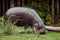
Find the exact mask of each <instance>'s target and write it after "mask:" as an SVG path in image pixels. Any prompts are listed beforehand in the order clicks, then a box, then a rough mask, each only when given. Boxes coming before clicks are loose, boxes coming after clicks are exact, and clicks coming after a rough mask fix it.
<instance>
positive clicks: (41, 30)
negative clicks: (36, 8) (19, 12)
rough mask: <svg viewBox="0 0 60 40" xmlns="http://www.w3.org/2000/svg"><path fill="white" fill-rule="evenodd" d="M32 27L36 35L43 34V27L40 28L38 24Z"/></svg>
mask: <svg viewBox="0 0 60 40" xmlns="http://www.w3.org/2000/svg"><path fill="white" fill-rule="evenodd" d="M34 27H35V29H36V32H37V33H38V34H45V27H44V26H43V25H42V26H40V25H39V24H38V23H35V24H34Z"/></svg>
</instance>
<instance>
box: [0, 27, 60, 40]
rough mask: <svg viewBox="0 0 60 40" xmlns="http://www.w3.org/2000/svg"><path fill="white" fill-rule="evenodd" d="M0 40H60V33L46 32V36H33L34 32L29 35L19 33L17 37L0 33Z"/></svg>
mask: <svg viewBox="0 0 60 40" xmlns="http://www.w3.org/2000/svg"><path fill="white" fill-rule="evenodd" d="M18 29H19V28H18ZM0 40H60V33H59V32H53V31H46V34H45V35H39V34H32V32H29V33H27V34H24V33H19V34H15V35H6V34H3V33H0Z"/></svg>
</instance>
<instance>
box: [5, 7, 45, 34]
mask: <svg viewBox="0 0 60 40" xmlns="http://www.w3.org/2000/svg"><path fill="white" fill-rule="evenodd" d="M9 18H10V20H11V21H12V23H13V24H14V25H16V26H24V29H25V30H26V29H27V28H28V26H30V27H31V28H32V30H33V32H36V33H39V34H45V25H44V23H43V21H42V19H41V18H40V17H39V15H38V14H37V13H36V11H35V10H33V9H30V8H26V7H14V8H10V9H9V10H7V12H6V13H5V15H4V19H5V20H8V19H9ZM25 33H26V31H25Z"/></svg>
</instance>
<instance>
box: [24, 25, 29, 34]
mask: <svg viewBox="0 0 60 40" xmlns="http://www.w3.org/2000/svg"><path fill="white" fill-rule="evenodd" d="M27 28H28V25H25V26H24V29H25V31H24V32H25V34H26V33H27Z"/></svg>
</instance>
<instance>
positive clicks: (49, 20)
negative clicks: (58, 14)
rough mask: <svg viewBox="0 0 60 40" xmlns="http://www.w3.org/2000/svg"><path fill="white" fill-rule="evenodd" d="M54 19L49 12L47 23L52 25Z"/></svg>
mask: <svg viewBox="0 0 60 40" xmlns="http://www.w3.org/2000/svg"><path fill="white" fill-rule="evenodd" d="M52 20H53V19H52V17H51V15H50V14H48V15H47V16H46V25H51V22H52Z"/></svg>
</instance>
